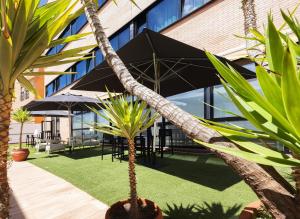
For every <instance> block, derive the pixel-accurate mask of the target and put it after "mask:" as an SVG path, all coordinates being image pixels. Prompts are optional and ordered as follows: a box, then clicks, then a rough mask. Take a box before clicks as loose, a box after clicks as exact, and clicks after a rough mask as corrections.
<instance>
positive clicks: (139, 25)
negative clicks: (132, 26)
mask: <svg viewBox="0 0 300 219" xmlns="http://www.w3.org/2000/svg"><path fill="white" fill-rule="evenodd" d="M146 27H147V20H146V14H141V15H140V16H139V17H138V18H137V19H136V34H139V33H141V32H143V30H144V28H146Z"/></svg>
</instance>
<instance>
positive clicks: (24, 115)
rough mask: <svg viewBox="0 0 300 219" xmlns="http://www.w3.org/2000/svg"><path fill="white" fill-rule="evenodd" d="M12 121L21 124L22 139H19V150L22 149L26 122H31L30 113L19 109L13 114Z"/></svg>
mask: <svg viewBox="0 0 300 219" xmlns="http://www.w3.org/2000/svg"><path fill="white" fill-rule="evenodd" d="M12 119H13V120H15V121H16V122H18V123H20V125H21V126H20V138H19V149H22V136H23V126H24V123H25V122H28V121H30V120H31V115H30V112H29V111H27V110H26V109H22V108H19V109H17V110H16V111H14V112H13V114H12Z"/></svg>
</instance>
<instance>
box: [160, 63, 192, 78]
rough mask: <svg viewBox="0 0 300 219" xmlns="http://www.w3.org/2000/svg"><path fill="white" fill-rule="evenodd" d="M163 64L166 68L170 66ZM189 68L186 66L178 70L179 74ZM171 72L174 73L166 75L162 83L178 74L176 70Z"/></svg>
mask: <svg viewBox="0 0 300 219" xmlns="http://www.w3.org/2000/svg"><path fill="white" fill-rule="evenodd" d="M161 63H162V64H163V65H164V66H168V65H167V64H165V63H163V62H161ZM187 67H189V65H185V66H183V67H181V68H180V69H178V70H177V72H180V71H182V70H183V69H185V68H187ZM171 71H172V73H170V74H168V75H166V76H165V77H164V79H163V80H161V81H166V80H168V79H169V78H170V77H172V76H173V75H174V74H177V73H176V71H175V70H173V69H172V70H171Z"/></svg>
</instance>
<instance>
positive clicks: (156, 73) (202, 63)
mask: <svg viewBox="0 0 300 219" xmlns="http://www.w3.org/2000/svg"><path fill="white" fill-rule="evenodd" d="M117 53H118V55H119V56H120V58H121V59H122V61H123V62H124V63H125V65H126V66H127V68H128V69H129V71H130V72H131V74H132V75H133V77H134V78H135V79H137V80H138V81H139V82H140V83H142V84H144V85H145V86H147V87H148V88H150V89H153V90H155V91H156V92H158V93H160V94H161V95H162V96H164V97H167V96H172V95H175V94H178V93H182V92H187V91H190V90H194V89H198V88H203V87H209V86H213V85H217V84H220V80H219V78H218V76H217V74H216V73H217V71H216V69H215V68H214V66H213V65H212V64H211V62H210V61H209V60H208V58H207V56H206V54H205V52H204V51H202V50H200V49H197V48H195V47H192V46H189V45H187V44H184V43H182V42H179V41H177V40H174V39H172V38H169V37H166V36H164V35H162V34H160V33H157V32H153V31H151V30H149V29H144V31H143V32H142V33H141V34H139V35H138V36H136V37H135V38H134V39H132V40H131V41H130V42H128V43H127V44H126V45H125V46H124V47H122V48H121V49H120V50H118V52H117ZM219 58H220V60H222V61H223V62H224V63H225V62H226V63H228V64H230V65H231V66H233V67H234V68H235V69H236V70H238V71H239V72H240V73H241V74H242V75H243V76H244V77H245V78H247V79H249V78H254V77H255V74H254V73H253V72H252V71H249V70H248V69H245V68H243V67H241V66H240V65H237V64H235V63H233V62H231V61H229V60H227V59H225V58H222V57H219ZM106 87H107V88H108V89H109V90H112V91H114V92H124V87H123V86H122V84H121V83H120V81H119V79H118V78H117V77H116V75H115V74H114V72H113V71H112V69H111V68H110V67H109V66H108V64H107V62H106V61H104V62H102V63H101V64H100V65H98V66H97V67H96V68H94V69H93V70H92V71H91V72H90V73H88V74H87V75H85V76H84V77H82V79H81V80H79V81H78V83H76V84H75V85H74V86H73V87H72V88H71V89H72V90H87V91H104V92H105V91H106Z"/></svg>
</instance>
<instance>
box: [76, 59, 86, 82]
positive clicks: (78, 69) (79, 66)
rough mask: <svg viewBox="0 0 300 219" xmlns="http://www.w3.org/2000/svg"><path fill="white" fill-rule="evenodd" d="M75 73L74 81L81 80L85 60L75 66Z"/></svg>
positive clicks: (84, 70) (84, 69)
mask: <svg viewBox="0 0 300 219" xmlns="http://www.w3.org/2000/svg"><path fill="white" fill-rule="evenodd" d="M75 71H76V72H77V74H75V75H74V80H77V79H79V78H81V77H82V76H83V75H85V74H86V60H83V61H80V62H78V63H77V64H76V65H75Z"/></svg>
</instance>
